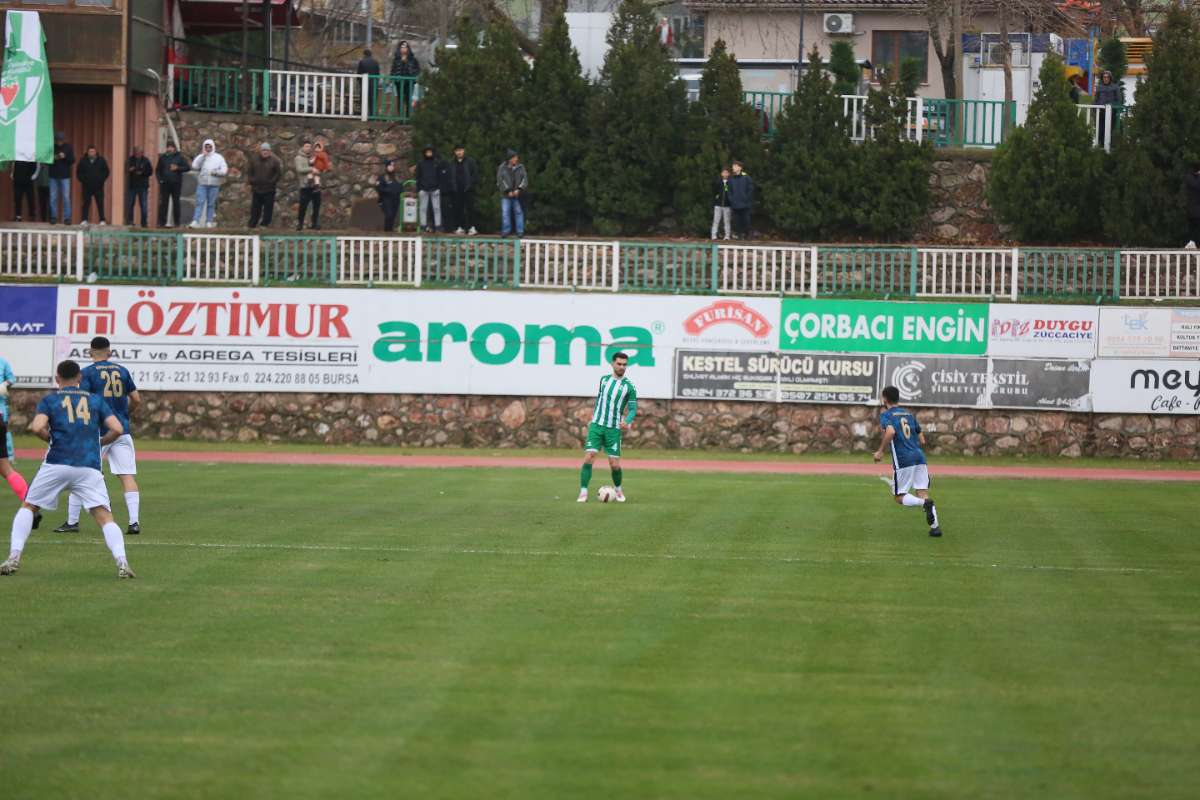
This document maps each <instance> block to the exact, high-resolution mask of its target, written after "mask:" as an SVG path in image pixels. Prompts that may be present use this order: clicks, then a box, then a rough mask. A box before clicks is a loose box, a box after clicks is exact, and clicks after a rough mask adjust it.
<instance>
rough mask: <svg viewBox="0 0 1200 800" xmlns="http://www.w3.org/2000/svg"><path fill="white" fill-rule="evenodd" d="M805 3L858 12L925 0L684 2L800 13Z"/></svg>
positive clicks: (907, 5) (696, 5)
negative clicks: (801, 5)
mask: <svg viewBox="0 0 1200 800" xmlns="http://www.w3.org/2000/svg"><path fill="white" fill-rule="evenodd" d="M801 3H804V5H805V10H806V11H821V10H823V9H830V8H833V9H839V10H856V9H869V8H914V9H915V8H922V7H923V6H924V5H925V0H684V3H683V4H684V5H685V6H687V7H688V8H697V9H737V8H744V9H746V10H751V9H774V10H788V11H799V10H800V4H801Z"/></svg>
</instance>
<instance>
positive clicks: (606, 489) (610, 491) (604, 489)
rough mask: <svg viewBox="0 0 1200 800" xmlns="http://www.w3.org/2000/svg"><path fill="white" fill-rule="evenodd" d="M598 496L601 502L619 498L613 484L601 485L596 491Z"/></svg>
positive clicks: (609, 501)
mask: <svg viewBox="0 0 1200 800" xmlns="http://www.w3.org/2000/svg"><path fill="white" fill-rule="evenodd" d="M596 497H597V499H599V500H600V502H601V503H611V502H613V501H614V500H616V499H617V490H616V489H614V488H613V487H611V486H601V487H600V490H599V491H597V492H596Z"/></svg>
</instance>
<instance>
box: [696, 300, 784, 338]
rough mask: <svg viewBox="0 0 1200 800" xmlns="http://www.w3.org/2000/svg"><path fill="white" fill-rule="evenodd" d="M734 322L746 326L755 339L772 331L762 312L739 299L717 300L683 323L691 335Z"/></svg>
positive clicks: (763, 336)
mask: <svg viewBox="0 0 1200 800" xmlns="http://www.w3.org/2000/svg"><path fill="white" fill-rule="evenodd" d="M721 324H733V325H738V326H740V327H742V328H745V329H746V330H747V331H749V332H750V333H751V334H752V335H753V336H754V338H755V339H764V338H766V337H767V336H768V335H769V334H770V333H771V323H770V322H768V321H767V318H766V317H764V316H763V315H762V314H760V313H758V312H757V311H755V310H754V309H753V308H750V306H748V305H746V304H745V303H743V302H741V301H739V300H717V301H715V302H713V303H711V304H710V305H707V306H705V307H704V308H702V309H700V310H699V311H696V312H695V313H693V314H691V315H690V316H689V317H688V318H687V320H686V321H685V322H684V323H683V329H684V331H686V332H687V333H688V335H690V336H699V335H700V334H702V333H703V332H704V331H705V330H706V329H708V328H711V327H712V326H714V325H721Z"/></svg>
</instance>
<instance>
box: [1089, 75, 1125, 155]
mask: <svg viewBox="0 0 1200 800" xmlns="http://www.w3.org/2000/svg"><path fill="white" fill-rule="evenodd" d="M1092 102H1093V103H1095V104H1096V105H1098V106H1114V108H1113V111H1112V115H1113V122H1114V123H1115V122H1116V120H1117V114H1118V113H1120V111H1119V110H1120V109H1121V108H1122V107H1124V105H1125V87H1124V86H1122V85H1121V84H1119V83H1114V82H1113V75H1112V73H1111V72H1109V71H1108V70H1104V72H1101V73H1100V83H1098V84H1096V93H1095V94H1094V95H1092ZM1105 116H1106V114H1103V113H1102V114H1100V118H1099V119H1098V120H1097V121H1096V130H1097V132H1098V134H1099V141H1100V146H1101V147H1103V146H1104V142H1105V136H1106V121H1105ZM1116 127H1117V126H1116V125H1115V124H1114V125H1113V129H1114V130H1115V129H1116Z"/></svg>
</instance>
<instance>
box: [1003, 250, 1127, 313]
mask: <svg viewBox="0 0 1200 800" xmlns="http://www.w3.org/2000/svg"><path fill="white" fill-rule="evenodd" d="M1020 252H1021V264H1020V268H1019V269H1018V270H1017V291H1018V293H1019V294H1021V295H1025V296H1034V297H1037V296H1042V297H1086V298H1091V299H1099V298H1105V299H1112V300H1118V299H1120V288H1121V251H1120V250H1107V249H1095V250H1075V249H1060V248H1051V247H1044V248H1036V247H1035V248H1028V249H1022V250H1021V251H1020Z"/></svg>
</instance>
